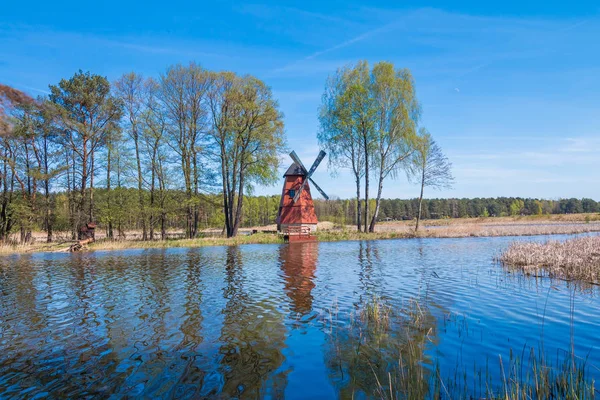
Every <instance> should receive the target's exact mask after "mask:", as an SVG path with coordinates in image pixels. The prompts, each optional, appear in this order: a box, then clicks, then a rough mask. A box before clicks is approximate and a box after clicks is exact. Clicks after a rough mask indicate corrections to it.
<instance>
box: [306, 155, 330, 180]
mask: <svg viewBox="0 0 600 400" xmlns="http://www.w3.org/2000/svg"><path fill="white" fill-rule="evenodd" d="M326 154H327V153H325V152H324V151H323V150H321V151H320V152H319V155H318V156H317V159H316V160H315V162H314V163H313V165H312V167H310V170H308V174H306V178H307V179H309V178H310V177H311V176H312V174H313V173H314V172H315V170H316V169H317V167H318V166H319V164H321V161H323V158H325V155H326Z"/></svg>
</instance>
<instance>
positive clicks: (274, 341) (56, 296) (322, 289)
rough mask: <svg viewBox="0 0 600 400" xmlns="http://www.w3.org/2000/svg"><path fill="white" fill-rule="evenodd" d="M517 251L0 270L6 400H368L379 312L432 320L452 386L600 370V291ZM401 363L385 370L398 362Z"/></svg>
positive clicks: (194, 255) (133, 257) (383, 361)
mask: <svg viewBox="0 0 600 400" xmlns="http://www.w3.org/2000/svg"><path fill="white" fill-rule="evenodd" d="M553 238H558V239H564V238H566V237H557V236H554V237H553ZM513 240H519V239H516V238H467V239H415V240H387V241H368V242H367V241H363V242H337V243H306V244H293V245H247V246H240V247H212V248H197V249H167V250H162V249H151V250H127V251H111V252H95V253H87V254H72V255H71V254H35V255H20V256H11V257H4V258H0V398H11V397H15V398H34V397H45V396H48V397H73V398H77V397H85V396H90V397H91V396H98V397H111V396H112V397H114V398H122V397H146V398H167V397H178V398H203V397H206V398H215V397H216V398H231V397H238V398H256V397H270V398H282V397H286V398H335V397H341V398H347V397H351V396H352V394H354V396H355V397H356V398H361V397H368V396H369V395H371V394H373V389H374V388H373V385H374V384H375V382H374V380H373V370H367V368H361V367H359V366H358V364H356V363H353V361H352V360H353V357H354V355H355V354H356V343H357V342H358V340H359V339H360V337H359V336H360V333H358V334H357V333H356V332H354V333H348V332H346V331H345V330H344V329H345V328H346V327H349V326H351V325H352V321H354V320H355V319H356V318H357V317H356V316H357V315H358V313H359V312H360V309H361V307H364V306H365V304H367V303H368V302H369V300H370V299H377V301H378V302H381V303H384V304H386V305H387V306H389V307H391V309H392V310H396V311H397V313H398V315H401V314H402V313H403V311H402V310H404V309H406V305H407V304H410V303H411V300H418V301H419V303H421V304H422V305H423V311H422V312H423V313H424V317H423V321H424V322H423V324H424V328H425V329H423V330H422V332H421V333H420V334H421V335H426V337H425V339H426V340H424V343H425V345H424V346H423V348H422V351H423V357H424V359H425V360H427V361H426V364H428V365H434V364H437V365H438V366H439V368H440V371H441V373H442V374H443V375H451V374H452V373H453V371H454V370H455V369H456V367H457V366H461V368H462V367H465V370H473V366H474V365H481V366H483V367H485V365H486V362H487V361H490V360H491V361H494V362H491V361H490V363H489V364H490V365H495V362H496V361H497V360H498V358H499V356H502V357H505V358H508V356H509V352H510V349H511V348H512V349H513V350H515V351H518V352H521V351H522V350H523V349H524V348H530V347H533V348H535V349H541V348H542V346H543V349H544V351H545V352H546V353H547V354H549V355H556V354H557V352H559V351H560V349H565V350H566V349H568V348H569V346H570V343H571V339H572V338H573V341H574V343H575V350H576V353H578V354H580V355H583V356H588V357H589V365H592V366H600V351H599V350H598V349H597V348H596V346H597V344H598V340H597V339H598V337H599V332H600V331H599V330H598V328H599V327H600V319H599V318H598V311H599V307H598V306H599V302H598V298H597V294H596V292H595V291H594V289H590V290H580V289H578V288H572V287H569V286H568V284H566V283H564V282H552V281H550V280H547V279H533V278H525V277H521V276H518V275H514V274H506V273H504V272H503V270H502V269H501V267H499V266H498V265H496V264H495V263H494V262H493V257H494V256H495V255H497V254H498V253H499V251H501V250H502V249H503V248H505V247H506V246H507V245H508V244H509V243H510V242H511V241H513ZM526 240H546V238H545V237H535V238H531V237H530V238H527V239H526ZM572 306H574V312H571V307H572ZM396 311H395V312H396ZM392 317H393V316H392ZM571 320H573V323H572V324H571ZM571 327H573V329H571ZM344 332H346V333H344ZM357 338H358V339H357ZM388 350H389V349H387V348H386V346H385V343H383V345H382V349H381V351H379V350H378V351H377V352H376V353H373V356H372V361H373V363H374V364H376V368H378V369H379V368H383V369H384V370H385V368H386V365H392V364H394V363H397V358H395V357H396V356H395V355H393V352H392V351H389V352H388ZM489 369H490V373H491V374H496V373H498V370H497V369H495V367H494V366H491V367H489ZM591 373H592V374H595V375H596V379H598V378H600V373H598V370H596V369H594V368H591Z"/></svg>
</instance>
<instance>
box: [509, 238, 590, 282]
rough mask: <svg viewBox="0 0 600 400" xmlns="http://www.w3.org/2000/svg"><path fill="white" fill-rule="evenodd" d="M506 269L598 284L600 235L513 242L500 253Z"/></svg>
mask: <svg viewBox="0 0 600 400" xmlns="http://www.w3.org/2000/svg"><path fill="white" fill-rule="evenodd" d="M499 261H500V262H501V263H502V265H504V266H505V267H506V268H507V269H509V270H516V271H520V272H523V273H525V274H528V275H548V276H550V277H553V278H559V279H566V280H578V281H582V282H588V283H593V284H600V236H589V237H581V238H574V239H568V240H566V241H563V242H560V241H555V240H551V241H547V242H545V243H535V242H514V243H512V244H511V245H510V246H509V247H508V248H507V249H506V250H505V251H504V252H503V253H502V254H501V255H500V257H499Z"/></svg>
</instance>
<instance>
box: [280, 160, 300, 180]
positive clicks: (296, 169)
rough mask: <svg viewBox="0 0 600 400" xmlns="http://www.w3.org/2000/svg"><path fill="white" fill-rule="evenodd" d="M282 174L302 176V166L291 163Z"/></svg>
mask: <svg viewBox="0 0 600 400" xmlns="http://www.w3.org/2000/svg"><path fill="white" fill-rule="evenodd" d="M283 176H284V177H286V176H304V171H302V167H300V166H299V165H298V164H296V163H292V165H290V167H289V168H288V169H287V171H285V174H283Z"/></svg>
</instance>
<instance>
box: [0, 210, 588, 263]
mask: <svg viewBox="0 0 600 400" xmlns="http://www.w3.org/2000/svg"><path fill="white" fill-rule="evenodd" d="M597 219H600V215H598V214H570V215H549V216H523V217H499V218H491V217H489V218H462V219H454V220H426V221H423V225H422V228H421V229H419V231H418V232H415V230H414V221H392V222H382V223H380V224H378V225H377V226H376V230H375V232H374V233H363V232H357V231H356V228H355V227H354V226H349V225H336V224H333V223H331V222H327V221H326V222H320V223H319V227H318V232H317V238H318V240H319V241H324V242H334V241H344V240H378V239H404V238H415V237H422V238H462V237H491V236H531V235H557V234H576V233H587V232H600V222H599V221H597ZM253 229H256V230H258V231H259V233H258V234H254V235H250V234H249V233H250V232H251V230H253ZM275 229H276V227H275V225H269V226H263V227H255V228H251V229H243V230H242V231H241V234H240V235H239V236H238V237H235V238H230V239H228V238H225V237H223V236H221V235H220V234H221V231H220V230H217V229H207V230H205V231H203V235H205V236H206V237H203V238H198V239H177V238H176V237H178V236H180V235H181V234H182V233H181V232H169V234H170V235H171V236H172V237H174V238H173V239H168V240H164V241H161V240H154V241H142V240H140V239H139V238H140V237H141V234H140V232H137V231H131V232H127V235H126V237H127V239H126V240H108V239H105V238H104V233H103V232H101V231H100V232H97V239H98V240H97V241H96V243H93V244H91V245H89V246H88V249H90V250H119V249H133V248H142V249H143V248H168V247H203V246H229V245H241V244H268V243H270V244H273V243H282V242H283V240H282V239H281V237H279V236H277V235H275V234H272V233H261V232H260V231H263V230H264V231H274V230H275ZM56 237H57V238H59V239H60V238H63V240H59V241H57V242H56V243H51V244H47V243H44V235H43V233H36V234H34V238H35V242H34V243H33V244H29V245H19V244H10V243H9V244H4V245H0V254H12V253H29V252H43V251H46V252H56V251H64V250H65V249H67V248H68V247H69V245H70V244H71V243H72V242H70V241H67V240H65V239H64V238H66V237H67V235H66V234H62V235H61V234H59V233H57V234H56Z"/></svg>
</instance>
